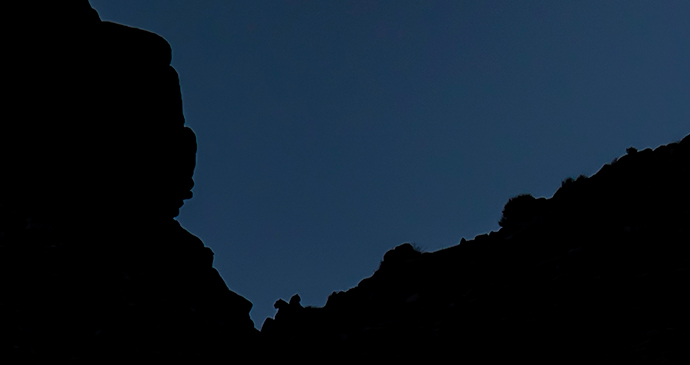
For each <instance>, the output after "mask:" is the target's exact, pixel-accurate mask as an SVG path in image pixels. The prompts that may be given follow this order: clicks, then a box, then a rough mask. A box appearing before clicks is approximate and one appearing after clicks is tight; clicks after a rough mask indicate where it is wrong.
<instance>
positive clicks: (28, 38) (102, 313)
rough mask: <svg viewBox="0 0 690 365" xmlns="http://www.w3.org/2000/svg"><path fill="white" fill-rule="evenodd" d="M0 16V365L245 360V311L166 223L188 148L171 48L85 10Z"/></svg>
mask: <svg viewBox="0 0 690 365" xmlns="http://www.w3.org/2000/svg"><path fill="white" fill-rule="evenodd" d="M3 8H4V9H3V14H5V15H6V17H7V18H8V19H7V21H6V22H4V24H3V27H4V28H5V29H4V32H3V41H4V42H3V43H4V45H5V53H4V54H5V57H3V60H2V62H3V69H4V70H5V71H6V75H5V77H4V80H5V86H6V87H5V95H6V97H5V99H4V102H3V109H4V113H5V118H3V120H2V125H1V128H2V132H1V133H0V138H1V139H2V141H0V168H1V169H2V173H3V176H2V179H1V180H0V363H3V364H20V363H21V364H25V363H27V364H60V363H70V364H71V363H85V364H87V363H88V364H103V363H118V364H120V363H142V362H153V363H158V362H161V363H162V362H163V361H171V360H173V359H174V360H177V361H179V360H185V359H187V360H190V361H191V359H195V361H196V360H199V359H203V358H204V357H206V358H216V357H218V354H219V353H220V352H223V353H225V354H227V353H228V352H230V353H240V352H242V351H246V350H247V348H248V347H247V346H248V345H247V344H248V343H250V342H252V339H253V338H255V337H256V336H257V335H258V332H257V331H256V330H255V329H254V326H253V323H252V322H251V320H250V318H249V310H250V308H251V303H249V302H248V301H247V300H246V299H244V298H242V297H240V296H238V295H237V294H235V293H233V292H231V291H230V290H229V289H228V288H227V286H226V285H225V283H224V282H223V280H222V278H221V277H220V276H219V274H218V272H217V271H216V270H215V269H214V268H213V266H212V262H213V252H212V251H211V250H210V249H209V248H207V247H204V245H203V243H202V242H201V241H200V240H199V239H198V238H197V237H195V236H194V235H192V234H190V233H189V232H187V231H186V230H184V229H183V228H182V227H180V225H179V224H178V223H177V221H175V220H174V218H175V217H176V216H177V215H178V213H179V209H180V207H181V206H182V204H183V201H184V200H185V199H189V198H191V197H192V193H191V188H192V186H193V180H192V175H193V171H194V166H195V154H196V137H195V135H194V133H193V132H192V130H191V129H189V128H188V127H185V125H184V123H185V120H184V115H183V110H182V100H181V96H180V86H179V81H178V75H177V73H176V71H175V69H174V68H173V67H172V66H171V64H170V63H171V58H172V53H171V48H170V45H169V44H168V43H167V42H166V41H165V40H164V39H163V38H162V37H160V36H158V35H156V34H153V33H150V32H147V31H144V30H141V29H136V28H131V27H127V26H124V25H120V24H115V23H111V22H105V21H101V20H100V18H99V16H98V14H97V12H96V11H95V10H94V9H92V8H91V6H90V5H89V3H88V2H87V1H85V0H82V1H70V2H58V1H34V2H12V3H9V4H7V5H3ZM226 356H227V355H226Z"/></svg>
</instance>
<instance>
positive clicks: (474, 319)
mask: <svg viewBox="0 0 690 365" xmlns="http://www.w3.org/2000/svg"><path fill="white" fill-rule="evenodd" d="M689 186H690V136H688V137H685V139H683V140H682V141H681V142H677V143H672V144H669V145H666V146H661V147H658V148H656V149H655V150H651V149H646V150H644V151H639V152H638V151H635V150H634V149H629V151H628V154H627V155H626V156H623V157H622V158H620V159H618V160H617V161H616V162H614V163H611V164H610V165H606V166H604V167H603V168H602V169H601V170H600V171H599V172H598V173H597V174H595V175H594V176H592V177H589V178H586V177H580V178H578V179H577V180H573V179H568V180H566V181H564V183H563V186H562V187H561V188H560V189H559V190H558V191H557V192H556V193H555V194H554V196H553V197H552V198H549V199H545V198H539V199H536V198H533V197H531V196H529V195H524V196H519V197H516V198H514V199H511V201H509V202H508V204H506V208H505V210H504V215H503V219H502V220H501V226H502V229H501V230H499V231H498V232H491V233H490V234H487V235H480V236H477V237H475V238H474V239H473V240H470V241H465V240H464V239H463V240H462V242H461V243H460V244H459V245H457V246H453V247H450V248H447V249H444V250H440V251H437V252H432V253H419V252H416V253H415V252H414V249H413V248H412V246H410V245H409V244H405V245H402V246H400V247H397V248H396V249H395V250H392V251H389V252H388V253H387V254H386V255H385V257H384V260H383V262H382V264H381V266H380V268H379V269H378V270H377V271H376V272H375V273H374V275H373V276H372V277H370V278H367V279H364V280H362V281H361V282H360V283H359V285H358V286H357V287H355V288H352V289H350V290H348V291H346V292H338V293H333V294H332V295H331V296H330V297H329V298H328V301H327V303H326V305H325V306H324V307H323V308H310V307H307V308H302V306H301V305H299V302H298V301H297V302H296V303H293V301H291V303H290V304H287V303H285V302H284V301H279V302H280V303H277V305H276V307H277V308H278V312H277V314H276V316H275V320H274V319H270V318H269V319H267V320H266V322H265V323H264V325H263V327H262V335H263V336H264V338H265V339H266V340H267V341H270V342H271V343H272V346H274V347H275V348H277V349H280V350H277V352H278V353H281V354H283V355H284V356H285V358H296V359H300V360H307V361H317V360H319V359H338V360H340V361H343V360H348V361H357V360H361V361H374V360H376V361H385V362H392V361H403V362H411V361H425V360H436V361H438V362H441V361H448V359H452V361H454V362H458V363H465V364H478V363H482V364H483V363H490V364H493V363H496V364H498V363H518V362H519V363H522V362H524V363H531V364H534V363H537V364H565V363H575V364H593V363H594V364H690V355H689V354H690V352H688V349H689V347H688V346H689V344H690V333H689V331H690V326H689V325H690V321H689V316H688V308H690V293H689V291H688V290H689V289H688V288H690V230H689V228H690V205H689V204H688V203H690V199H689V196H690V195H689V193H690V188H688V187H689ZM278 304H280V305H278Z"/></svg>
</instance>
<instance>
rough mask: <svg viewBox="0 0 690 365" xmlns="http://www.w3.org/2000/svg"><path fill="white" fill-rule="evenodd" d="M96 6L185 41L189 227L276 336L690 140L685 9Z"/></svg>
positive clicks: (575, 4)
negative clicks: (532, 209) (531, 208)
mask: <svg viewBox="0 0 690 365" xmlns="http://www.w3.org/2000/svg"><path fill="white" fill-rule="evenodd" d="M90 3H91V5H92V6H93V7H94V8H95V9H96V10H97V11H98V12H99V14H100V16H101V19H103V20H110V21H115V22H118V23H123V24H127V25H131V26H135V27H139V28H143V29H147V30H150V31H153V32H155V33H157V34H159V35H161V36H163V37H164V38H165V39H167V40H168V42H170V44H171V45H172V47H173V66H174V67H175V68H176V69H177V71H178V73H179V74H180V79H181V88H182V95H183V103H184V112H185V117H186V120H187V122H186V123H187V125H188V126H190V127H191V128H192V129H193V130H194V131H195V133H196V134H197V141H198V144H199V151H198V155H197V168H196V170H195V175H194V178H195V182H196V185H195V187H194V190H193V191H194V198H193V199H191V200H189V201H187V202H186V204H185V206H184V207H183V208H182V211H181V214H180V216H179V217H178V219H179V221H180V222H181V223H182V225H183V226H184V227H185V228H187V229H188V230H189V231H191V232H192V233H194V234H195V235H197V236H199V237H200V238H201V239H202V240H203V241H204V243H205V244H206V245H207V246H209V247H211V248H212V249H213V251H214V252H215V262H214V265H215V267H216V268H217V269H218V270H219V272H220V273H221V275H222V276H223V278H224V279H225V281H226V283H227V284H228V286H229V287H230V288H231V289H232V290H233V291H235V292H237V293H239V294H241V295H243V296H244V297H246V298H247V299H249V300H251V301H252V302H253V303H254V309H253V310H252V313H251V315H252V319H253V320H254V324H255V325H256V326H257V327H259V328H260V326H261V325H262V323H263V321H264V319H265V318H266V317H267V316H273V314H274V312H275V311H274V309H273V303H274V302H275V301H276V300H277V299H278V298H284V299H289V297H290V296H292V295H293V294H295V293H299V294H300V296H301V297H302V303H303V304H305V305H317V306H321V305H323V304H325V301H326V299H327V297H328V295H329V294H330V293H331V292H333V291H338V290H346V289H348V288H350V287H353V286H355V285H356V284H357V283H358V282H359V281H360V280H361V279H363V278H365V277H368V276H370V275H371V274H372V273H373V271H374V270H375V269H376V268H377V267H378V264H379V262H380V260H381V258H382V257H383V254H384V253H385V252H386V251H387V250H389V249H391V248H393V247H395V246H397V245H399V244H401V243H403V242H414V243H416V244H417V245H419V246H421V247H422V248H424V249H425V250H427V251H435V250H438V249H441V248H444V247H449V246H452V245H455V244H457V243H458V242H459V241H460V239H461V238H463V237H464V238H467V239H470V238H472V237H474V236H475V235H477V234H482V233H488V232H489V231H491V230H497V229H498V228H499V227H498V224H497V222H498V220H499V219H500V215H501V210H502V208H503V205H504V204H505V202H506V201H507V200H508V199H509V198H510V197H512V196H515V195H517V194H520V193H531V194H533V195H535V196H546V197H549V196H551V195H552V194H553V192H554V191H555V190H556V189H557V188H558V186H560V182H561V181H562V180H563V179H565V178H567V177H576V176H578V175H580V174H586V175H591V174H593V173H595V172H596V171H597V170H598V169H599V168H600V167H601V166H602V165H603V164H605V163H608V162H610V161H611V160H612V159H613V158H614V157H616V156H620V155H622V154H624V153H625V149H626V148H627V147H630V146H634V147H637V148H638V149H643V148H646V147H656V146H658V145H661V144H666V143H669V142H673V141H676V140H680V139H681V138H682V137H684V136H685V135H687V134H688V133H690V103H689V102H690V83H689V82H688V81H690V67H688V66H689V65H690V39H689V38H690V22H688V16H690V2H686V1H631V0H626V1H570V2H565V1H548V0H547V1H460V0H456V1H451V0H448V1H421V0H420V1H405V0H395V1H378V0H368V1H360V0H347V1H346V0H342V1H317V0H284V1H278V0H272V1H262V0H251V1H249V0H247V1H220V0H218V1H211V0H200V1H193V2H192V1H180V0H167V1H163V0H122V1H120V0H118V1H111V0H108V1H105V0H91V1H90ZM123 122H124V121H123Z"/></svg>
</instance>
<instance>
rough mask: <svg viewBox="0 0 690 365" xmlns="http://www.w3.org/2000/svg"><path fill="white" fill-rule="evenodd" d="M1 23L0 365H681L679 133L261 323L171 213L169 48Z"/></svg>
mask: <svg viewBox="0 0 690 365" xmlns="http://www.w3.org/2000/svg"><path fill="white" fill-rule="evenodd" d="M5 12H6V13H5V14H9V16H8V18H10V19H9V20H8V22H5V24H4V27H5V29H4V30H5V32H4V40H5V46H6V54H7V55H8V56H7V57H4V59H3V61H2V62H3V65H4V66H5V70H11V72H8V73H7V75H6V77H5V79H6V85H8V87H7V88H6V90H9V91H10V92H9V96H7V97H6V103H5V109H6V110H5V112H6V118H5V119H4V120H3V123H2V134H0V138H2V141H1V143H0V168H1V169H2V172H3V178H2V179H0V362H1V363H2V364H121V363H164V362H165V363H167V362H173V361H174V362H182V363H210V362H211V361H214V362H219V361H222V362H233V361H234V362H243V361H247V360H246V359H247V356H250V355H253V356H259V357H260V359H261V360H262V361H291V360H295V361H302V362H345V361H358V362H374V361H380V362H393V361H403V362H412V361H420V362H421V361H426V362H432V363H433V362H441V361H449V360H450V361H456V362H461V363H470V364H476V363H501V362H529V363H537V364H553V363H558V364H562V363H578V364H581V363H588V364H589V363H595V364H652V363H659V364H688V363H690V356H689V355H688V352H687V344H688V343H690V337H689V335H688V322H689V319H688V315H687V314H686V313H687V308H690V299H689V298H690V296H688V295H687V290H688V289H687V288H688V284H689V280H688V279H689V275H690V271H689V270H688V269H689V268H690V264H689V260H690V256H689V253H690V252H689V250H690V248H689V244H690V232H689V231H688V222H689V219H690V208H689V204H688V203H689V200H690V199H689V198H690V197H689V194H690V192H689V189H688V186H690V181H689V177H690V171H689V168H690V161H689V158H690V156H689V155H690V146H689V145H690V136H686V137H685V138H683V139H682V140H681V141H678V142H674V143H670V144H668V145H665V146H660V147H657V148H655V149H653V150H652V149H645V150H642V151H637V150H636V149H634V148H629V149H628V151H627V153H626V155H624V156H622V157H621V158H619V159H617V160H615V161H614V162H612V163H611V164H607V165H605V166H603V167H602V168H601V170H599V171H598V172H597V173H596V174H594V175H593V176H591V177H586V176H580V177H578V178H576V179H572V178H569V179H566V180H564V181H563V184H562V186H561V188H559V189H558V190H557V191H556V192H555V193H554V195H553V196H552V197H551V198H535V197H533V196H531V195H529V194H523V195H519V196H516V197H514V198H512V199H510V200H509V201H508V202H507V203H506V205H505V208H504V210H503V216H502V218H501V220H500V222H499V223H500V226H501V229H500V230H498V231H496V232H491V233H489V234H484V235H479V236H477V237H475V238H474V239H472V240H464V239H463V240H462V241H461V242H460V243H459V244H458V245H455V246H452V247H449V248H446V249H443V250H440V251H436V252H421V251H420V250H419V249H417V248H415V247H414V246H413V245H411V244H403V245H401V246H398V247H396V248H394V249H393V250H391V251H389V252H387V253H386V254H385V256H384V257H383V260H382V262H381V264H380V267H379V268H378V269H377V270H376V271H375V273H374V274H373V275H372V276H371V277H369V278H365V279H363V280H362V281H361V282H360V283H359V284H358V285H357V286H356V287H354V288H351V289H349V290H347V291H344V292H337V293H336V292H334V293H333V294H332V295H331V296H330V297H329V298H328V301H327V302H326V304H325V306H323V307H321V308H317V307H304V306H302V304H301V299H300V297H299V294H296V295H294V296H293V297H292V298H290V299H289V300H288V301H285V300H283V299H279V300H278V301H277V302H276V303H275V307H276V308H277V309H278V311H277V313H276V315H275V318H269V319H267V320H266V322H264V324H263V326H262V329H261V331H260V332H259V331H257V330H255V329H254V324H253V323H252V321H251V319H250V318H249V311H250V309H251V307H252V304H251V303H250V302H249V301H248V300H246V299H244V298H242V297H241V296H239V295H238V294H236V293H234V292H232V291H230V290H229V289H228V287H227V286H226V284H225V282H224V281H223V279H222V278H221V277H220V275H219V273H218V272H217V271H216V269H214V268H213V252H212V251H211V250H210V249H209V248H208V247H205V246H204V244H203V243H202V242H201V240H199V239H198V238H197V237H196V236H194V235H193V234H191V233H190V232H188V231H186V230H185V229H184V228H182V227H181V226H180V225H179V223H178V222H177V221H176V220H175V217H177V215H178V214H179V210H180V208H181V207H182V206H183V202H184V200H186V199H190V198H191V197H192V193H191V189H192V187H193V185H194V182H193V179H192V177H193V172H194V168H195V159H196V137H195V135H194V132H193V131H192V130H191V129H190V128H188V127H186V126H185V120H184V115H183V110H182V99H181V94H180V86H179V80H178V75H177V73H176V71H175V69H174V68H173V67H172V66H171V64H170V63H171V58H172V51H171V48H170V45H169V44H168V43H167V42H166V41H165V40H164V39H163V38H162V37H160V36H158V35H156V34H153V33H151V32H148V31H144V30H141V29H137V28H132V27H128V26H124V25H120V24H116V23H111V22H106V21H101V20H100V18H99V16H98V13H97V12H96V11H95V10H94V9H92V8H91V6H90V5H89V3H88V1H86V0H82V1H71V2H54V1H45V0H43V1H35V2H31V3H26V2H10V3H9V4H8V5H6V6H5Z"/></svg>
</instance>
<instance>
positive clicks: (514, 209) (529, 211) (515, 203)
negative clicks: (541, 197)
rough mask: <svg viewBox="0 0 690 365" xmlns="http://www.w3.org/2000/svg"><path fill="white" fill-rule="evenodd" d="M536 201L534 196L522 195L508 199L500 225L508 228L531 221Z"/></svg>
mask: <svg viewBox="0 0 690 365" xmlns="http://www.w3.org/2000/svg"><path fill="white" fill-rule="evenodd" d="M571 180H572V179H571ZM535 201H536V199H535V198H534V197H533V196H532V194H520V195H518V196H515V197H512V198H510V199H508V202H507V203H506V205H505V206H504V207H503V214H502V216H501V220H500V221H499V222H498V225H500V226H501V227H504V228H508V227H511V226H513V227H514V226H516V225H518V224H520V223H521V222H525V221H527V220H529V219H530V218H531V216H532V215H533V214H534V210H535Z"/></svg>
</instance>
